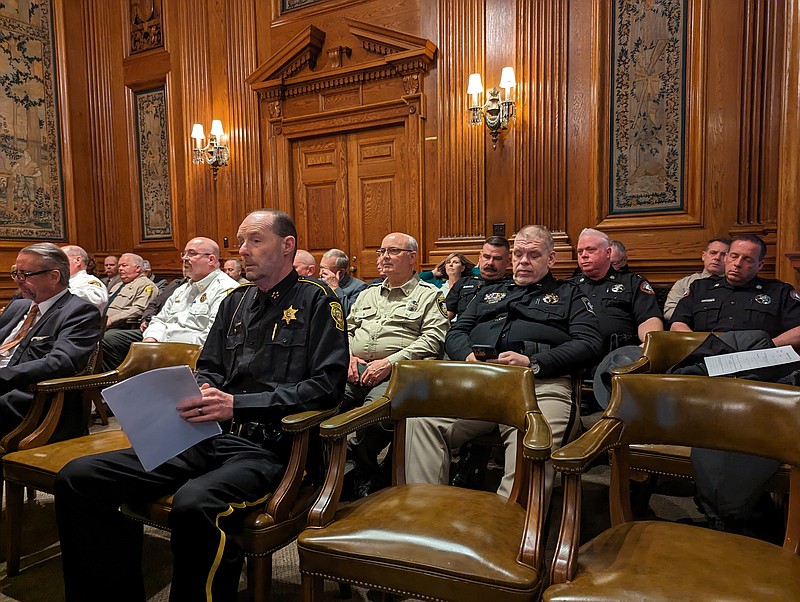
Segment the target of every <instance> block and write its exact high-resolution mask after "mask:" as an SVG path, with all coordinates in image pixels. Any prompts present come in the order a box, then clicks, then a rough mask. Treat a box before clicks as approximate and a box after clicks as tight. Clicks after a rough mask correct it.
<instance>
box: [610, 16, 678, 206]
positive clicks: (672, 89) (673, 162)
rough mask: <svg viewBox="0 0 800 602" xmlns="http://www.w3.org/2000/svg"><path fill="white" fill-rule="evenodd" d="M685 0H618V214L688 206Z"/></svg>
mask: <svg viewBox="0 0 800 602" xmlns="http://www.w3.org/2000/svg"><path fill="white" fill-rule="evenodd" d="M686 13H687V8H686V1H685V0H658V1H655V2H654V1H652V0H651V1H649V2H646V1H643V0H640V1H637V2H631V1H630V0H616V1H615V3H614V11H613V24H614V30H613V32H614V38H613V42H614V46H613V50H612V52H613V55H612V60H613V66H614V72H613V77H612V88H611V93H612V102H611V130H612V134H611V181H610V187H611V207H610V211H611V213H612V214H615V213H636V212H643V211H665V210H678V209H682V208H683V198H682V197H683V128H684V114H683V107H684V90H685V81H684V74H685V64H684V63H685V60H684V57H685V35H684V32H685V25H686Z"/></svg>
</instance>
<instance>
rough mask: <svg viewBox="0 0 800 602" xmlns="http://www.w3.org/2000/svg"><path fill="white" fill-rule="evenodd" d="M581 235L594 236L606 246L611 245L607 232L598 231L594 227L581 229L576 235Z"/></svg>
mask: <svg viewBox="0 0 800 602" xmlns="http://www.w3.org/2000/svg"><path fill="white" fill-rule="evenodd" d="M581 236H596V237H598V238H599V239H600V240H602V241H603V242H604V243H605V245H606V247H610V246H611V239H609V238H608V234H606V233H605V232H600V230H595V229H594V228H584V229H583V230H581V234H580V236H578V238H580V237H581Z"/></svg>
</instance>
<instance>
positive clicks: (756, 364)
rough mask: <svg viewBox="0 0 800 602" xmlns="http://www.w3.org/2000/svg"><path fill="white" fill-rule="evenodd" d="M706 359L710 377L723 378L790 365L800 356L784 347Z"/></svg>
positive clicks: (799, 359) (753, 350)
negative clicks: (745, 371) (744, 372)
mask: <svg viewBox="0 0 800 602" xmlns="http://www.w3.org/2000/svg"><path fill="white" fill-rule="evenodd" d="M704 359H705V362H706V368H707V369H708V375H709V376H722V375H724V374H734V373H735V372H741V371H742V370H754V369H756V368H766V367H768V366H779V365H781V364H790V363H792V362H797V361H800V355H797V352H796V351H795V350H794V349H793V348H792V346H791V345H784V346H783V347H773V348H772V349H752V350H750V351H737V352H736V353H726V354H725V355H713V356H709V357H707V358H704Z"/></svg>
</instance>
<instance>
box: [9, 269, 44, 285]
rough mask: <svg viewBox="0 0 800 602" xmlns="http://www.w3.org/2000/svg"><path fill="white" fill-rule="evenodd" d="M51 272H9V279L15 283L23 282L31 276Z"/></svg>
mask: <svg viewBox="0 0 800 602" xmlns="http://www.w3.org/2000/svg"><path fill="white" fill-rule="evenodd" d="M52 271H53V270H39V271H38V272H26V271H19V270H14V271H13V272H11V277H12V278H13V279H14V280H16V281H17V282H25V281H26V280H27V279H28V278H30V277H31V276H38V275H39V274H46V273H47V272H52Z"/></svg>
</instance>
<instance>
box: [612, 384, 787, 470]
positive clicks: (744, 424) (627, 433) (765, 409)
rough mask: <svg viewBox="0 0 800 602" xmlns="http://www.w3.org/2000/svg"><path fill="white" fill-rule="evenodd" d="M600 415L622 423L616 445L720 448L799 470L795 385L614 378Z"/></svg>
mask: <svg viewBox="0 0 800 602" xmlns="http://www.w3.org/2000/svg"><path fill="white" fill-rule="evenodd" d="M605 416H606V417H611V418H618V419H620V420H621V421H622V422H623V423H624V427H623V429H622V432H621V435H620V442H621V443H625V444H632V443H656V444H670V445H685V446H689V447H703V448H708V449H719V450H724V451H733V452H740V453H745V454H752V455H757V456H763V457H767V458H772V459H775V460H780V461H782V462H785V463H787V464H791V465H793V466H800V445H798V444H797V434H798V433H800V387H793V386H789V385H779V384H775V383H766V382H759V381H752V380H744V379H737V378H722V377H707V376H686V375H676V374H668V375H659V374H630V375H622V376H614V377H613V394H612V396H611V401H610V403H609V406H608V409H607V410H606V413H605Z"/></svg>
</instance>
